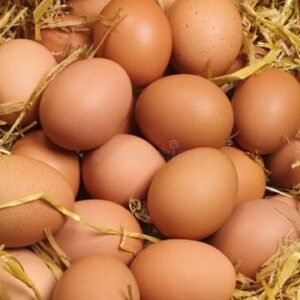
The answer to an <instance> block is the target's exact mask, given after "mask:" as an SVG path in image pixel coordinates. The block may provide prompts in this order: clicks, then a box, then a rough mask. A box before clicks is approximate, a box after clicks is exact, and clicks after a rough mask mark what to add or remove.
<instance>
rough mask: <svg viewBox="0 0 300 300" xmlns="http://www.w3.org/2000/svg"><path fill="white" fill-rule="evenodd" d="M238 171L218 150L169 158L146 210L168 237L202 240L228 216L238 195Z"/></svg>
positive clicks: (212, 149) (151, 193) (157, 179)
mask: <svg viewBox="0 0 300 300" xmlns="http://www.w3.org/2000/svg"><path fill="white" fill-rule="evenodd" d="M237 189H238V186H237V173H236V170H235V167H234V165H233V163H232V161H231V160H230V158H229V157H228V156H227V155H226V154H224V153H223V152H222V151H221V150H217V149H214V148H205V147H203V148H197V149H193V150H189V151H186V152H183V153H181V154H179V155H178V156H176V157H175V158H173V159H171V160H170V161H169V162H168V163H167V164H166V165H165V166H164V167H162V168H161V169H160V170H159V171H158V172H157V173H156V175H155V176H154V179H153V181H152V183H151V185H150V188H149V192H148V198H147V199H148V209H149V214H150V217H151V220H152V222H153V224H154V225H155V226H156V227H157V229H158V230H159V231H160V232H161V233H162V234H164V235H165V236H167V237H168V238H185V239H195V240H197V239H202V238H205V237H207V236H209V235H210V234H212V233H214V232H215V231H216V230H218V229H219V227H220V226H221V225H222V224H223V223H224V222H225V220H226V219H227V218H228V217H229V215H230V213H231V211H232V209H233V206H234V204H235V202H236V197H237Z"/></svg>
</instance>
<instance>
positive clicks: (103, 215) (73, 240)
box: [55, 199, 143, 264]
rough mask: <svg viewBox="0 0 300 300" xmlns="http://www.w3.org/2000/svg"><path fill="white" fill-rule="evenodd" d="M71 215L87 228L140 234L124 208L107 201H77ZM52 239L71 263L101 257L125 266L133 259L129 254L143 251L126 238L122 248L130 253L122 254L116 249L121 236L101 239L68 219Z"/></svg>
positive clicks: (123, 252) (140, 244) (101, 237)
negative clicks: (109, 258) (84, 221)
mask: <svg viewBox="0 0 300 300" xmlns="http://www.w3.org/2000/svg"><path fill="white" fill-rule="evenodd" d="M74 212H75V213H77V214H79V215H80V216H81V217H82V218H84V219H85V220H86V221H88V222H89V223H90V224H93V225H96V226H99V227H106V228H113V229H116V230H122V229H123V230H126V231H130V232H137V233H142V229H141V227H140V225H139V223H138V221H137V220H136V219H135V217H134V216H133V215H132V214H131V213H130V212H129V211H128V210H127V209H126V208H124V207H122V206H121V205H118V204H116V203H113V202H111V201H106V200H95V199H93V200H82V201H78V202H76V203H75V206H74ZM55 239H56V241H57V243H58V244H59V246H60V247H61V248H62V249H63V250H64V252H65V253H66V254H67V256H68V257H70V258H71V259H72V261H74V260H78V259H80V258H82V257H85V256H90V255H96V254H102V255H108V256H113V257H115V258H117V259H119V260H120V261H122V262H123V263H125V264H129V263H130V262H131V260H132V259H133V257H134V256H133V254H132V252H136V253H138V252H139V251H140V250H141V249H142V248H143V242H142V240H138V239H133V238H126V241H125V245H124V246H125V247H126V248H128V249H129V250H131V251H132V252H128V251H126V250H123V249H121V248H120V244H121V241H122V237H121V236H117V235H102V234H100V233H97V232H96V231H95V230H94V229H91V228H89V227H87V226H86V225H82V224H79V223H77V222H75V221H72V220H71V219H69V220H68V221H67V222H66V223H65V225H64V227H63V228H62V229H61V230H60V231H59V232H58V233H57V234H56V235H55Z"/></svg>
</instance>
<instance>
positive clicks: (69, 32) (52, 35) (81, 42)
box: [39, 15, 92, 62]
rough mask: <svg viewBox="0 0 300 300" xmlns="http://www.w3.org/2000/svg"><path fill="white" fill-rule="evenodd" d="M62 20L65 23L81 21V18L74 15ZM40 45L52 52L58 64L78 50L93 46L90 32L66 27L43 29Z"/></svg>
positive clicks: (64, 17)
mask: <svg viewBox="0 0 300 300" xmlns="http://www.w3.org/2000/svg"><path fill="white" fill-rule="evenodd" d="M61 19H62V20H64V21H67V20H70V21H76V20H80V18H78V17H75V16H72V15H65V16H63V18H61ZM39 43H41V44H42V45H44V46H45V47H46V48H47V49H48V50H49V51H51V53H52V54H53V56H54V57H55V59H56V61H57V62H61V61H62V60H64V59H65V58H67V57H68V56H69V55H70V54H71V53H73V52H74V51H75V50H77V49H78V48H80V47H84V46H89V45H91V44H92V39H91V37H90V36H89V32H88V31H83V30H80V29H78V28H75V27H65V28H57V29H42V30H41V40H40V41H39Z"/></svg>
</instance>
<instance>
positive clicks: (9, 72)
mask: <svg viewBox="0 0 300 300" xmlns="http://www.w3.org/2000/svg"><path fill="white" fill-rule="evenodd" d="M55 64H56V62H55V59H54V57H53V56H52V54H51V53H50V52H49V51H48V49H46V48H45V47H44V46H42V45H40V44H39V43H37V42H34V41H31V40H27V39H15V40H11V41H8V42H5V43H3V44H2V45H1V47H0V70H2V71H1V72H0V105H8V104H13V103H25V102H26V101H27V100H28V99H29V97H30V96H31V94H32V92H33V91H34V89H35V88H36V87H37V85H38V84H39V83H40V81H41V80H42V78H43V77H44V76H45V75H46V74H47V73H48V72H49V71H50V70H51V69H52V68H53V67H54V66H55ZM4 70H5V71H4ZM37 108H38V103H36V105H34V106H33V108H32V109H31V110H30V111H29V112H28V113H27V114H26V116H25V118H24V119H23V122H22V124H23V125H26V124H28V123H30V122H32V121H34V120H36V119H37V118H38V114H37ZM18 115H19V113H11V114H7V115H1V116H0V119H1V120H3V121H6V122H8V123H9V124H13V123H14V122H15V120H16V119H17V117H18Z"/></svg>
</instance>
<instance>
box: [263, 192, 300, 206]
mask: <svg viewBox="0 0 300 300" xmlns="http://www.w3.org/2000/svg"><path fill="white" fill-rule="evenodd" d="M267 199H270V200H276V201H280V202H283V203H285V204H287V205H289V206H291V207H293V208H295V209H297V207H298V202H299V201H298V200H297V198H293V197H286V196H281V195H276V196H272V197H269V198H267Z"/></svg>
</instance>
